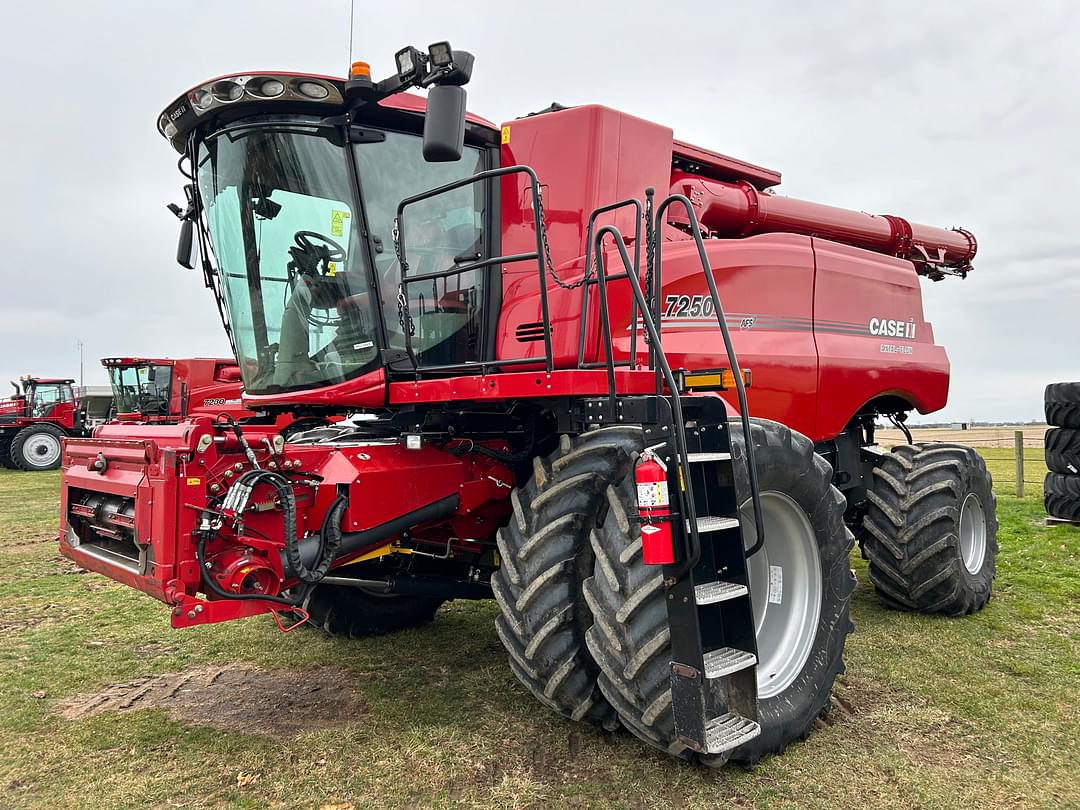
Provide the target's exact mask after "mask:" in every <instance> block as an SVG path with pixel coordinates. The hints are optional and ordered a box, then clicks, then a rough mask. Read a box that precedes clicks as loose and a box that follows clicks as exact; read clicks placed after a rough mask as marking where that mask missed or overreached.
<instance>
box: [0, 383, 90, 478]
mask: <svg viewBox="0 0 1080 810" xmlns="http://www.w3.org/2000/svg"><path fill="white" fill-rule="evenodd" d="M11 384H12V385H13V386H14V387H15V395H14V396H12V397H9V398H8V399H3V400H0V467H7V468H8V469H11V470H29V471H35V470H55V469H56V468H57V467H59V466H60V456H61V452H60V444H61V442H60V440H61V439H62V438H63V437H64V436H89V435H90V433H91V432H92V431H93V429H94V427H95V426H96V425H98V424H101V423H102V422H104V421H105V419H106V418H107V417H108V406H109V403H108V399H107V398H106V399H105V401H104V402H101V401H99V400H100V399H101V398H100V397H94V396H92V395H88V394H87V393H86V392H85V391H83V392H82V393H81V395H80V396H76V392H75V389H74V387H73V386H74V384H75V381H74V380H71V379H66V378H63V379H62V378H46V377H31V376H25V377H21V378H20V379H19V382H18V383H16V382H12V383H11ZM20 384H21V385H20Z"/></svg>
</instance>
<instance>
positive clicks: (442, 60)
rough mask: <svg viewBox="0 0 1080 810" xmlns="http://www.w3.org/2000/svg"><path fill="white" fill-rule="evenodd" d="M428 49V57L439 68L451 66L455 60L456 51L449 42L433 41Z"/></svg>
mask: <svg viewBox="0 0 1080 810" xmlns="http://www.w3.org/2000/svg"><path fill="white" fill-rule="evenodd" d="M427 51H428V59H430V60H431V64H433V65H434V66H435V67H437V68H444V67H449V66H450V65H451V64H452V63H453V61H454V52H453V50H451V48H450V43H449V42H432V43H431V44H430V45H428V49H427Z"/></svg>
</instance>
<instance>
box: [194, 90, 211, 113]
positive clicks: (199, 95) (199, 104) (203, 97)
mask: <svg viewBox="0 0 1080 810" xmlns="http://www.w3.org/2000/svg"><path fill="white" fill-rule="evenodd" d="M213 103H214V97H213V95H211V94H210V92H209V91H207V90H204V89H202V88H199V89H198V90H196V91H195V92H194V93H192V94H191V106H192V107H194V108H195V109H196V110H199V111H200V112H201V111H203V110H208V109H209V108H210V105H211V104H213Z"/></svg>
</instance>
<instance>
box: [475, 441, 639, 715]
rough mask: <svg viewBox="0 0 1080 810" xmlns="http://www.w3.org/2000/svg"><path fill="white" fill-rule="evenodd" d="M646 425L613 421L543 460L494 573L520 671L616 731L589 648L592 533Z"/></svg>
mask: <svg viewBox="0 0 1080 810" xmlns="http://www.w3.org/2000/svg"><path fill="white" fill-rule="evenodd" d="M641 435H642V434H641V429H640V428H637V427H629V426H627V427H609V428H602V429H600V430H594V431H590V432H588V433H586V434H584V435H583V436H580V437H578V438H576V439H573V440H571V439H570V438H569V437H567V436H563V437H562V439H561V440H560V445H559V448H558V450H556V451H555V452H554V453H552V454H551V455H550V456H548V457H547V458H546V459H541V458H536V459H535V460H534V462H533V469H534V473H533V476H532V477H531V478H530V479H529V481H528V482H527V483H526V484H525V485H524V486H523V487H521V488H519V489H515V490H514V492H513V495H512V496H511V499H512V502H513V507H514V513H513V515H512V516H511V518H510V522H509V524H507V525H506V526H505V527H503V528H502V529H499V533H498V535H497V540H498V546H499V554H500V556H501V565H500V567H499V569H498V570H497V571H496V572H495V574H494V575H493V576H492V578H491V587H492V590H493V591H494V593H495V600H496V601H497V602H498V603H499V608H500V610H501V614H500V615H499V617H498V618H497V619H496V622H495V629H496V631H497V632H498V635H499V638H500V639H501V641H502V643H503V646H504V647H506V651H507V653H508V656H509V661H510V668H511V669H512V670H513V672H514V674H515V675H516V676H517V678H518V680H519V681H521V683H523V684H524V685H525V686H526V687H527V688H528V690H529V691H530V692H532V694H533V695H534V696H535V697H536V699H537V700H539V701H540V702H541V703H543V704H544V705H546V706H548V707H550V708H552V709H554V710H555V711H557V712H558V713H559V714H561V715H563V716H564V717H568V718H570V719H571V720H580V721H583V722H586V723H591V724H594V725H599V726H602V727H605V728H615V727H617V725H618V721H617V720H616V719H615V713H614V712H613V711H612V709H611V706H609V705H608V703H607V701H606V700H604V697H603V695H601V693H600V691H599V689H598V687H597V674H598V671H597V668H596V663H595V662H594V661H593V659H592V656H591V655H589V651H588V649H587V647H586V645H585V631H586V629H587V628H588V627H589V625H591V624H592V614H591V612H590V611H589V607H588V605H587V604H586V603H585V599H584V596H583V594H582V583H583V582H584V580H585V578H586V577H588V576H590V575H591V574H592V567H593V554H592V549H591V547H590V546H589V533H590V531H591V530H592V529H593V528H595V526H596V525H597V519H598V518H597V515H598V511H599V509H600V507H601V505H602V501H603V497H604V490H605V488H606V486H607V485H608V483H610V482H611V481H615V480H618V479H619V478H621V477H623V476H625V475H626V473H627V471H628V470H629V469H630V468H631V466H632V461H633V456H632V453H633V452H634V450H635V449H636V448H638V447H640V446H641Z"/></svg>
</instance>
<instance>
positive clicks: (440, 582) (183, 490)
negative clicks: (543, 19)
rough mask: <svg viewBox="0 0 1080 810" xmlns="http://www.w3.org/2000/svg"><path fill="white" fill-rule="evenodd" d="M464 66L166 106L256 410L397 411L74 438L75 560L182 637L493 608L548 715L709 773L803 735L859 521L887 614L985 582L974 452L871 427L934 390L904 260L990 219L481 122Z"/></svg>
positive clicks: (954, 250) (826, 677)
mask: <svg viewBox="0 0 1080 810" xmlns="http://www.w3.org/2000/svg"><path fill="white" fill-rule="evenodd" d="M472 61H473V60H472V57H471V56H470V55H469V54H467V53H465V52H461V51H452V50H451V49H450V47H449V45H448V44H446V43H437V44H435V45H433V46H432V47H431V48H430V49H429V51H428V53H427V54H424V53H422V52H420V51H418V50H416V49H413V48H406V49H403V50H402V51H401V52H399V53H398V54H397V67H398V74H397V75H395V76H392V77H390V78H388V79H386V80H384V81H380V82H377V83H375V82H372V80H371V78H370V72H369V71H368V69H367V66H366V65H365V64H363V63H356V64H355V65H354V66H353V70H352V72H351V77H350V79H349V80H347V81H343V80H340V79H334V78H329V77H325V76H313V75H300V74H291V73H258V74H250V73H245V74H237V75H230V76H224V77H221V78H218V79H214V80H211V81H208V82H205V83H203V84H200V85H198V86H196V87H194V88H193V89H191V90H190V91H189V92H187V93H185V94H183V95H182V96H181V97H180V98H178V99H177V100H176V101H174V102H173V103H172V104H171V105H169V107H167V108H166V110H165V112H164V113H163V114H162V116H161V119H160V121H159V129H160V131H161V133H162V134H163V135H164V136H165V137H166V138H167V139H168V140H169V142H170V143H171V144H172V145H173V146H174V147H175V148H176V149H177V151H179V152H180V153H181V154H182V155H183V156H184V158H185V160H184V162H183V164H182V165H185V166H186V167H187V172H186V173H187V174H188V176H189V179H190V181H191V184H190V185H189V186H188V187H187V192H188V207H187V209H186V210H185V211H179V209H177V210H178V212H179V213H180V216H181V218H182V219H183V225H182V229H181V251H180V253H181V257H182V258H183V259H184V262H185V263H186V264H188V266H191V265H193V264H194V263H193V262H191V261H190V260H189V259H188V258H187V257H188V255H189V253H190V250H191V244H192V240H193V239H195V238H197V240H198V246H199V255H200V257H201V267H202V271H203V273H204V276H205V281H206V283H207V285H208V286H209V287H210V288H211V290H212V291H213V293H214V295H215V298H216V300H217V304H218V306H219V308H220V310H221V312H222V315H223V319H224V322H225V326H226V329H227V330H228V333H229V336H230V339H231V340H232V344H233V347H234V349H235V352H236V356H237V358H238V359H239V362H240V368H241V371H242V374H243V381H244V387H245V394H244V401H245V403H246V404H247V405H248V407H251V408H255V409H258V410H265V411H268V412H275V411H284V410H287V409H292V410H298V411H301V412H305V413H308V414H312V415H326V416H330V415H343V414H350V413H357V412H367V413H369V414H375V415H376V417H377V418H375V419H371V420H370V421H366V422H358V423H356V424H350V423H348V422H345V423H340V424H337V425H332V426H328V427H323V428H318V429H315V430H311V431H307V432H305V433H302V434H300V435H298V436H295V437H293V438H292V439H291V440H290V441H288V442H285V441H283V440H282V439H281V438H280V437H279V438H277V439H267V440H265V441H259V442H256V441H251V440H249V437H247V436H245V434H244V433H243V432H241V431H240V430H239V429H237V428H236V427H235V425H228V424H222V423H220V422H217V421H215V420H213V419H211V418H210V417H192V418H189V419H188V420H185V421H183V422H181V423H179V424H176V425H140V426H125V425H109V426H106V427H103V428H102V429H101V430H100V431H99V433H98V438H96V439H94V440H75V439H71V440H69V441H68V442H67V445H66V449H65V453H64V466H65V471H64V482H63V490H62V504H61V509H62V530H61V538H60V543H61V548H62V549H63V552H64V553H65V554H67V555H68V556H70V557H71V558H72V559H74V560H76V561H77V562H78V563H80V564H81V565H83V566H85V567H87V568H90V569H93V570H95V571H98V572H101V573H102V574H105V575H106V576H110V577H112V578H114V579H117V580H119V581H121V582H125V583H127V584H128V585H130V586H132V587H134V588H138V589H140V590H142V591H144V592H146V593H148V594H150V595H152V596H154V597H156V598H158V599H160V600H162V601H164V602H165V603H166V604H167V605H168V606H169V608H170V610H171V614H172V623H173V625H174V626H175V627H185V626H190V625H198V624H205V623H208V622H218V621H224V620H228V619H236V618H241V617H244V616H251V615H255V614H260V613H266V612H268V611H269V612H272V613H273V614H274V616H275V618H276V619H277V620H278V621H279V624H282V625H283V626H284V623H285V622H287V621H290V620H293V621H304V620H307V619H310V621H311V622H312V623H315V624H318V625H320V626H322V627H324V628H325V629H327V630H328V631H330V632H332V633H340V634H349V635H362V634H366V633H377V632H386V631H389V630H393V629H396V628H400V627H407V626H411V625H416V624H420V623H422V622H423V621H425V620H428V619H430V618H431V617H432V615H433V614H434V612H435V610H436V608H437V607H438V605H439V604H440V603H441V602H442V601H444V600H447V599H455V598H485V597H492V596H493V597H494V598H495V599H496V600H497V602H498V604H499V607H500V616H499V618H498V620H497V624H496V629H497V632H498V635H499V637H500V638H501V639H502V642H503V644H504V645H505V646H506V649H507V652H508V654H509V662H510V666H511V668H512V669H513V671H514V672H515V674H516V675H517V677H518V678H520V680H521V682H522V683H523V684H524V685H525V686H526V687H528V689H529V690H531V691H532V693H533V694H534V695H536V697H537V698H538V699H539V700H540V701H542V702H543V703H544V704H546V705H547V706H549V707H551V708H553V709H555V710H556V711H558V712H560V713H562V714H563V715H565V716H567V717H570V718H573V719H575V720H580V721H584V722H588V723H595V724H600V725H602V726H605V727H608V728H613V727H615V725H617V724H618V723H619V722H621V723H622V724H623V725H624V726H626V727H627V728H628V729H629V730H630V731H632V732H633V733H634V734H637V735H638V736H639V737H641V738H642V739H643V740H645V741H647V742H649V743H650V744H653V745H656V746H659V747H660V748H663V749H666V750H667V751H669V752H671V753H673V754H675V755H678V756H681V757H685V758H690V759H694V758H696V759H699V760H700V761H702V762H704V763H705V764H708V765H719V764H722V763H723V762H725V761H727V760H728V759H729V758H730V759H734V760H736V761H739V762H744V763H752V762H754V761H756V760H757V759H758V758H759V757H761V756H762V755H764V754H766V753H769V752H777V751H781V750H783V749H784V747H785V746H786V745H787V744H788V743H790V742H791V741H792V740H795V739H797V738H799V737H800V736H803V735H805V734H806V733H807V732H808V730H809V729H810V727H811V725H812V723H813V721H814V719H815V717H816V716H817V714H818V713H819V712H820V710H821V709H822V708H823V707H824V706H825V704H826V701H827V700H828V696H829V693H830V690H831V688H832V684H833V681H834V678H835V677H836V675H837V673H839V672H840V671H842V667H843V664H842V654H843V649H844V643H845V639H846V637H847V635H848V632H849V631H850V630H851V629H852V624H851V621H850V619H849V601H850V597H851V592H852V590H853V588H854V587H855V582H854V578H853V576H852V574H851V571H850V568H849V562H848V557H849V553H850V552H851V550H852V546H853V543H854V538H855V537H858V538H859V540H860V543H861V544H862V545H863V546H864V549H865V553H866V554H867V555H868V556H869V558H870V576H871V579H872V581H873V583H874V586H875V587H876V589H877V591H878V593H879V594H880V596H881V598H882V600H883V601H884V602H885V603H886V604H887V605H889V606H891V607H894V608H899V609H906V610H919V611H926V612H936V613H944V614H950V615H955V614H963V613H969V612H971V611H974V610H978V609H979V608H981V607H982V606H983V605H984V604H985V603H986V600H987V599H988V598H989V595H990V586H991V580H992V577H993V573H994V558H995V553H996V543H995V534H996V528H997V525H996V522H995V517H994V496H993V494H992V492H991V489H990V477H989V475H988V474H987V471H986V469H985V467H984V465H983V464H982V462H981V461H980V460H979V457H978V456H977V455H976V454H975V453H974V452H972V451H970V450H968V449H966V448H963V447H959V446H955V445H929V444H917V445H916V444H913V445H906V446H902V447H899V448H896V449H894V451H893V452H891V453H889V452H883V451H882V450H881V449H880V448H878V447H877V446H876V445H875V443H874V424H875V418H877V417H880V416H886V417H890V418H892V419H895V420H897V422H898V424H902V420H903V418H904V417H905V416H906V414H907V413H908V412H910V411H912V410H917V411H919V412H923V413H925V412H930V411H934V410H936V409H939V408H941V407H942V406H943V405H944V404H945V399H946V394H947V390H948V380H949V365H948V360H947V359H946V355H945V350H944V349H943V348H942V347H941V346H938V345H936V344H935V342H934V335H933V330H932V328H931V326H930V324H929V323H927V322H926V321H925V319H924V317H923V311H922V303H921V294H920V276H924V277H928V278H932V279H940V278H942V277H944V276H946V275H956V276H965V275H966V274H967V273H968V272H969V271H970V270H971V260H972V258H973V257H974V254H975V240H974V238H973V237H972V236H971V235H970V234H969V233H967V232H966V231H962V230H943V229H940V228H932V227H926V226H922V225H916V224H912V223H910V222H908V221H907V220H905V219H902V218H900V217H894V216H880V217H879V216H871V215H868V214H863V213H857V212H854V211H845V210H840V209H837V208H831V207H828V206H823V205H818V204H814V203H808V202H802V201H799V200H793V199H787V198H784V197H780V196H776V195H774V194H772V193H771V191H770V189H771V188H772V187H774V186H775V185H777V183H779V180H780V176H779V174H778V173H777V172H774V171H771V170H768V169H763V168H760V167H757V166H753V165H750V164H748V163H745V162H742V161H739V160H735V159H732V158H729V157H726V156H723V155H721V154H717V153H715V152H711V151H708V150H706V149H702V148H699V147H696V146H692V145H690V144H687V143H684V142H682V141H679V140H676V139H674V138H673V136H672V131H671V130H670V129H668V128H666V127H664V126H661V125H659V124H654V123H651V122H648V121H644V120H641V119H639V118H635V117H633V116H630V115H625V114H623V113H619V112H616V111H614V110H610V109H606V108H604V107H599V106H591V105H590V106H583V107H577V108H571V109H564V108H558V107H553V108H552V109H550V110H545V111H543V112H542V113H540V114H536V115H531V116H528V117H525V118H520V119H517V120H514V121H511V122H509V123H507V124H504V125H503V126H501V127H497V126H494V125H492V124H490V123H488V122H487V121H484V120H483V119H480V118H477V117H475V116H472V115H467V114H466V113H465V108H464V98H465V96H464V90H463V87H462V85H464V84H465V83H466V82H467V80H468V78H469V75H470V73H471V68H472ZM415 86H421V87H426V88H428V97H427V102H426V111H425V108H424V106H423V104H424V102H423V101H422V100H421V99H419V98H417V97H416V96H413V95H408V94H404V93H403V92H402V91H404V90H406V89H408V88H410V87H415ZM653 189H659V190H660V191H659V193H656V194H654V192H653ZM736 352H737V353H738V360H736ZM751 381H752V384H750V383H751ZM95 459H96V460H97V463H95V461H94V460H95ZM283 617H286V618H283Z"/></svg>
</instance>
